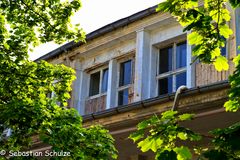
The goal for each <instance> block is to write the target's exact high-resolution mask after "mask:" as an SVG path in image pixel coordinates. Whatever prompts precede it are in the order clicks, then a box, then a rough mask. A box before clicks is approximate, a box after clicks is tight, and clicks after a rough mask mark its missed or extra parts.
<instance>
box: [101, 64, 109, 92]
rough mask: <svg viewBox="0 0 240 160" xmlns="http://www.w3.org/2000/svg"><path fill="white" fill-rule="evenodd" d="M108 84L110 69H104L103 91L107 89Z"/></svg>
mask: <svg viewBox="0 0 240 160" xmlns="http://www.w3.org/2000/svg"><path fill="white" fill-rule="evenodd" d="M107 86H108V69H105V70H103V77H102V89H101V91H102V93H104V92H106V91H107Z"/></svg>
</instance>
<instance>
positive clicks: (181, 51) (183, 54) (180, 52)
mask: <svg viewBox="0 0 240 160" xmlns="http://www.w3.org/2000/svg"><path fill="white" fill-rule="evenodd" d="M176 54H177V55H176V62H177V64H176V69H178V68H182V67H185V66H186V64H187V61H186V60H187V45H186V42H184V43H180V44H178V45H177V53H176Z"/></svg>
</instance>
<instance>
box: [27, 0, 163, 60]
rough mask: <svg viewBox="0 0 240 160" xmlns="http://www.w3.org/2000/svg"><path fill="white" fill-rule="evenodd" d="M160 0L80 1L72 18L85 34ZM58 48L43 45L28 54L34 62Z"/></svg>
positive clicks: (53, 45)
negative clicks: (79, 7)
mask: <svg viewBox="0 0 240 160" xmlns="http://www.w3.org/2000/svg"><path fill="white" fill-rule="evenodd" d="M161 1H162V0H82V8H81V9H80V11H79V12H77V13H76V14H75V15H74V17H73V18H72V20H73V23H80V26H81V27H82V28H83V29H84V31H85V32H86V33H90V32H92V31H94V30H96V29H98V28H100V27H102V26H105V25H107V24H109V23H112V22H114V21H116V20H119V19H121V18H124V17H127V16H130V15H132V14H134V13H136V12H139V11H141V10H144V9H146V8H149V7H152V6H154V5H156V4H158V3H159V2H161ZM57 47H59V45H56V44H54V43H48V44H43V45H41V46H39V47H37V48H36V49H35V50H34V52H33V53H30V59H32V60H34V59H36V58H38V57H40V56H42V55H44V54H46V53H48V52H50V51H52V50H54V49H56V48H57Z"/></svg>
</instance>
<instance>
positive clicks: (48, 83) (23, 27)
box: [0, 0, 117, 159]
mask: <svg viewBox="0 0 240 160" xmlns="http://www.w3.org/2000/svg"><path fill="white" fill-rule="evenodd" d="M80 7H81V2H80V0H71V1H68V0H66V1H62V0H44V1H41V0H15V1H11V0H1V1H0V133H3V131H4V130H6V129H10V130H11V132H12V133H11V136H10V137H8V138H6V137H5V136H4V135H3V134H0V150H5V151H7V152H9V151H10V150H11V151H26V150H30V149H31V146H32V145H33V142H32V136H34V135H39V137H40V139H41V141H42V142H43V143H45V144H48V145H50V146H52V149H53V150H56V151H61V150H63V151H67V152H70V153H71V154H70V157H67V159H108V158H109V157H112V158H114V159H115V158H116V152H117V151H116V149H115V148H114V140H113V138H112V137H111V136H110V135H109V134H108V131H107V130H105V129H103V128H102V127H100V126H92V127H90V128H83V126H82V118H81V117H80V115H79V114H78V113H77V111H76V110H74V109H68V108H66V106H67V100H68V99H69V98H70V95H69V92H70V90H71V83H72V81H73V80H74V79H75V76H74V74H75V73H74V70H73V69H70V68H68V67H66V66H64V65H60V64H59V65H53V64H49V63H47V62H45V61H41V62H38V63H36V62H32V61H29V60H28V51H29V50H31V49H33V48H34V47H35V46H37V45H39V44H41V43H46V42H49V41H54V42H57V43H62V42H64V41H67V40H73V39H74V40H77V41H79V40H82V41H84V38H85V35H84V32H83V31H82V29H81V28H80V27H79V26H78V25H72V24H71V22H70V17H71V15H73V14H74V12H76V11H77V10H79V9H80ZM52 93H53V94H54V96H53V97H49V96H48V95H49V94H52ZM6 157H7V155H5V157H4V156H3V157H0V159H5V158H6ZM10 158H11V157H10ZM12 158H14V157H12ZM15 158H16V157H15ZM20 158H21V157H20ZM32 158H33V159H34V158H36V157H32ZM52 158H53V159H54V158H55V159H61V158H64V157H52ZM65 158H66V157H65Z"/></svg>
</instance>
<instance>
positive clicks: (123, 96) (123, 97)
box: [118, 89, 128, 105]
mask: <svg viewBox="0 0 240 160" xmlns="http://www.w3.org/2000/svg"><path fill="white" fill-rule="evenodd" d="M125 104H128V89H124V90H122V91H119V92H118V105H125Z"/></svg>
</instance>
